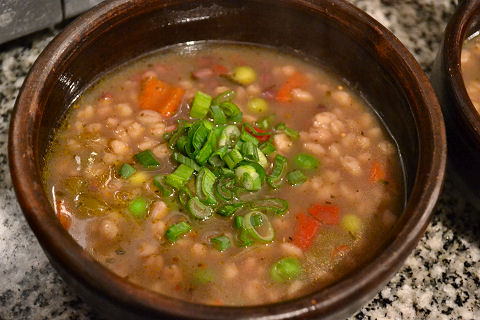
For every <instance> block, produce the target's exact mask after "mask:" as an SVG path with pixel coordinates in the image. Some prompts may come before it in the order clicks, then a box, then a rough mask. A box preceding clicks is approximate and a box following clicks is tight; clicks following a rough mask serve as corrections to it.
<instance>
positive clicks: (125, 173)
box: [118, 163, 137, 179]
mask: <svg viewBox="0 0 480 320" xmlns="http://www.w3.org/2000/svg"><path fill="white" fill-rule="evenodd" d="M135 171H137V170H135V169H134V168H133V167H132V166H131V165H129V164H128V163H124V164H122V166H121V167H120V169H119V170H118V173H119V174H120V176H122V177H123V178H125V179H127V178H129V177H130V176H131V175H132V174H134V173H135Z"/></svg>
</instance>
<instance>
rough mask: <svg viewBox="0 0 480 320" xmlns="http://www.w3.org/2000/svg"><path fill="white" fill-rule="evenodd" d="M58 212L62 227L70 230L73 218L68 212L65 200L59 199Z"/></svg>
mask: <svg viewBox="0 0 480 320" xmlns="http://www.w3.org/2000/svg"><path fill="white" fill-rule="evenodd" d="M56 209H57V210H56V213H57V217H58V221H59V222H60V224H61V225H62V227H63V228H64V229H65V230H67V231H68V229H70V226H71V225H72V218H71V217H70V215H69V214H68V211H67V209H66V208H65V204H64V202H63V200H59V201H57V203H56Z"/></svg>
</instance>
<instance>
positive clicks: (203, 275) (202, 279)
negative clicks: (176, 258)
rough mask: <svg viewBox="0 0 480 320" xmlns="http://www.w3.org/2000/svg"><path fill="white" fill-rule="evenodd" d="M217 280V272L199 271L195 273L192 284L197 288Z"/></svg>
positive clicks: (210, 270)
mask: <svg viewBox="0 0 480 320" xmlns="http://www.w3.org/2000/svg"><path fill="white" fill-rule="evenodd" d="M214 280H215V272H214V271H213V270H212V269H209V268H202V269H197V270H195V272H194V273H193V278H192V283H193V284H194V285H195V286H203V285H206V284H207V283H210V282H213V281H214Z"/></svg>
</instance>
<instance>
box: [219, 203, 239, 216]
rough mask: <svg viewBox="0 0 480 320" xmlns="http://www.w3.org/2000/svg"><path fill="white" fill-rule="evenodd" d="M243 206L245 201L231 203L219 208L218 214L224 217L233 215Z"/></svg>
mask: <svg viewBox="0 0 480 320" xmlns="http://www.w3.org/2000/svg"><path fill="white" fill-rule="evenodd" d="M243 206H245V202H237V203H229V204H226V205H224V206H223V207H221V208H220V209H218V210H217V214H219V215H221V216H224V217H231V216H233V214H234V213H235V212H237V211H238V210H239V209H241V208H242V207H243Z"/></svg>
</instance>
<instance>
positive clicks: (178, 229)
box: [165, 221, 192, 243]
mask: <svg viewBox="0 0 480 320" xmlns="http://www.w3.org/2000/svg"><path fill="white" fill-rule="evenodd" d="M190 230H192V227H191V226H190V225H189V224H188V223H187V222H185V221H182V222H179V223H176V224H173V225H171V226H170V227H169V228H168V229H167V231H166V232H165V238H167V240H168V241H170V242H171V243H173V242H175V241H177V240H178V239H179V238H180V237H181V236H183V235H184V234H186V233H187V232H189V231H190Z"/></svg>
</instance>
